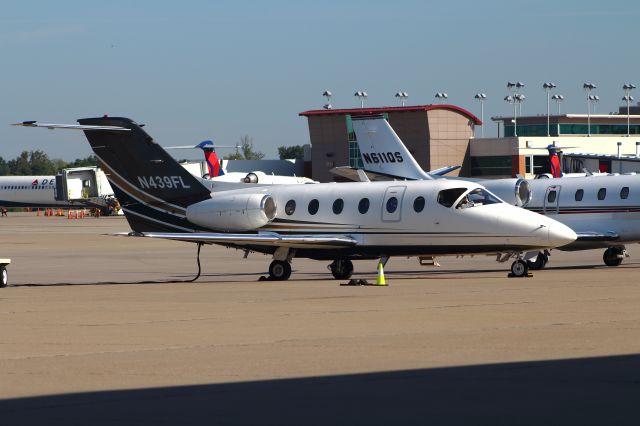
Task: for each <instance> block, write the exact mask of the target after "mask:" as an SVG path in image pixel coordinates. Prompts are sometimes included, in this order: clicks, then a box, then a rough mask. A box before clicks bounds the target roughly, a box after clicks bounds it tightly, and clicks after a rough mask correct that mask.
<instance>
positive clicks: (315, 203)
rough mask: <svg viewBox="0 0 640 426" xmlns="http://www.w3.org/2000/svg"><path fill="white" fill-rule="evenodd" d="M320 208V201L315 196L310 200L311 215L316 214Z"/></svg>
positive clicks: (309, 209)
mask: <svg viewBox="0 0 640 426" xmlns="http://www.w3.org/2000/svg"><path fill="white" fill-rule="evenodd" d="M319 208H320V202H319V201H318V200H316V199H315V198H314V199H313V200H311V201H309V207H308V208H307V210H308V211H309V214H310V215H314V214H316V213H318V209H319Z"/></svg>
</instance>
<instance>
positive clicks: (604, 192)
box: [598, 188, 607, 200]
mask: <svg viewBox="0 0 640 426" xmlns="http://www.w3.org/2000/svg"><path fill="white" fill-rule="evenodd" d="M606 196H607V188H600V189H599V190H598V200H604V198H605V197H606Z"/></svg>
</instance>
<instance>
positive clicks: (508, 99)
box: [504, 95, 518, 137]
mask: <svg viewBox="0 0 640 426" xmlns="http://www.w3.org/2000/svg"><path fill="white" fill-rule="evenodd" d="M504 101H505V102H507V103H509V104H513V136H515V137H518V117H517V115H518V109H517V108H518V106H517V104H516V100H515V98H514V97H513V96H511V95H507V96H505V97H504ZM505 133H506V131H505ZM505 136H506V134H505Z"/></svg>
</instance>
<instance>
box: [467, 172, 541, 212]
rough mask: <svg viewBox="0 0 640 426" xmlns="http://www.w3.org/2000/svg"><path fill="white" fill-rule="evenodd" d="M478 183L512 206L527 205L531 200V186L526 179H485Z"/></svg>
mask: <svg viewBox="0 0 640 426" xmlns="http://www.w3.org/2000/svg"><path fill="white" fill-rule="evenodd" d="M478 183H479V184H480V185H482V186H484V187H485V188H487V189H488V190H489V191H491V192H493V193H494V194H496V195H497V196H498V197H500V198H501V199H502V200H503V201H504V202H505V203H508V204H511V205H512V206H518V207H522V206H526V205H527V203H528V202H529V201H531V195H532V194H531V186H530V185H529V182H527V181H526V180H524V179H521V178H513V179H496V180H492V179H485V180H481V181H478Z"/></svg>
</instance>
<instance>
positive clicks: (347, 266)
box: [329, 259, 353, 280]
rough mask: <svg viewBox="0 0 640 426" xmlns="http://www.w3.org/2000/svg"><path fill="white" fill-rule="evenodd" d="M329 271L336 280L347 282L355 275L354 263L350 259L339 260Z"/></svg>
mask: <svg viewBox="0 0 640 426" xmlns="http://www.w3.org/2000/svg"><path fill="white" fill-rule="evenodd" d="M329 269H330V270H331V274H332V275H333V278H335V279H336V280H346V279H349V278H351V275H352V274H353V263H352V262H351V261H350V260H349V259H338V260H334V261H333V262H332V263H331V265H329Z"/></svg>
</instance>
